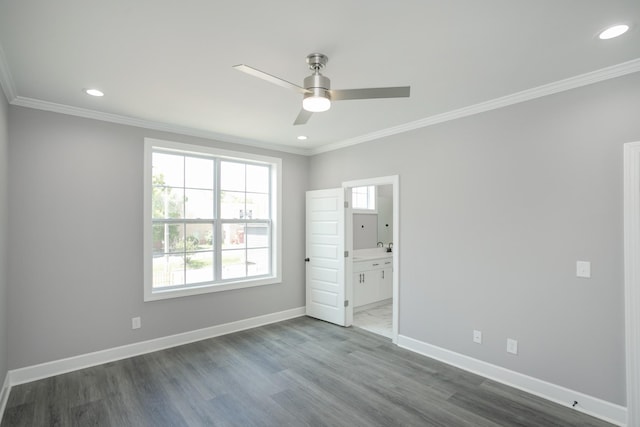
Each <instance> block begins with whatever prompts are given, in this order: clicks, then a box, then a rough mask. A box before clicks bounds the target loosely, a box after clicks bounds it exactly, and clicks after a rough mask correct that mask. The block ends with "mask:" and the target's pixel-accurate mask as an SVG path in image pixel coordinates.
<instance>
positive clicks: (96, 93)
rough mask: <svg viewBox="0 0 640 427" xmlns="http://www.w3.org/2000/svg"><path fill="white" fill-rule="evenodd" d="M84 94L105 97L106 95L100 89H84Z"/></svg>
mask: <svg viewBox="0 0 640 427" xmlns="http://www.w3.org/2000/svg"><path fill="white" fill-rule="evenodd" d="M83 90H84V93H86V94H87V95H91V96H104V93H102V91H100V90H98V89H83Z"/></svg>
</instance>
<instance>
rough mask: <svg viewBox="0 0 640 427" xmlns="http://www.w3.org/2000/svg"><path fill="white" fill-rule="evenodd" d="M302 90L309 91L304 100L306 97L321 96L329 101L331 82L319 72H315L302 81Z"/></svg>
mask: <svg viewBox="0 0 640 427" xmlns="http://www.w3.org/2000/svg"><path fill="white" fill-rule="evenodd" d="M304 88H305V89H307V90H309V91H311V92H310V93H306V94H305V95H304V96H305V98H306V97H308V96H322V97H325V98H329V99H331V96H330V95H329V90H330V89H331V81H330V80H329V78H328V77H325V76H323V75H322V74H320V73H319V72H315V73H313V74H312V75H310V76H309V77H306V78H305V79H304Z"/></svg>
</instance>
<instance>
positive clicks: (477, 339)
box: [473, 330, 482, 344]
mask: <svg viewBox="0 0 640 427" xmlns="http://www.w3.org/2000/svg"><path fill="white" fill-rule="evenodd" d="M473 342H474V343H477V344H482V331H478V330H474V331H473Z"/></svg>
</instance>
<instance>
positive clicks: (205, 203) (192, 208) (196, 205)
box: [185, 190, 213, 219]
mask: <svg viewBox="0 0 640 427" xmlns="http://www.w3.org/2000/svg"><path fill="white" fill-rule="evenodd" d="M185 218H200V219H210V218H213V190H185Z"/></svg>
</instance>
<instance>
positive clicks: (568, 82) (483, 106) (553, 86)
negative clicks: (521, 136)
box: [311, 58, 640, 155]
mask: <svg viewBox="0 0 640 427" xmlns="http://www.w3.org/2000/svg"><path fill="white" fill-rule="evenodd" d="M638 71H640V58H636V59H633V60H631V61H627V62H623V63H621V64H617V65H612V66H610V67H606V68H602V69H600V70H596V71H592V72H589V73H585V74H580V75H577V76H574V77H569V78H567V79H564V80H559V81H556V82H553V83H549V84H546V85H542V86H538V87H534V88H532V89H527V90H523V91H521V92H516V93H513V94H511V95H506V96H503V97H500V98H495V99H492V100H489V101H485V102H481V103H478V104H474V105H470V106H468V107H463V108H459V109H457V110H452V111H448V112H446V113H442V114H436V115H435V116H430V117H426V118H424V119H420V120H416V121H413V122H409V123H405V124H402V125H399V126H394V127H390V128H387V129H382V130H380V131H377V132H372V133H368V134H365V135H361V136H357V137H355V138H350V139H345V140H343V141H339V142H335V143H332V144H328V145H324V146H322V147H316V148H312V149H311V155H316V154H320V153H325V152H328V151H334V150H339V149H341V148H345V147H350V146H352V145H357V144H362V143H364V142H368V141H373V140H376V139H380V138H384V137H387V136H391V135H396V134H399V133H404V132H408V131H411V130H415V129H420V128H423V127H427V126H432V125H436V124H438V123H444V122H448V121H451V120H456V119H460V118H462V117H467V116H472V115H474V114H479V113H484V112H486V111H491V110H496V109H498V108H503V107H507V106H509V105H513V104H518V103H521V102H525V101H530V100H532V99H536V98H541V97H543V96H547V95H552V94H554V93H559V92H564V91H567V90H571V89H575V88H579V87H582V86H587V85H590V84H593V83H598V82H601V81H603V80H609V79H613V78H616V77H620V76H624V75H627V74H631V73H635V72H638Z"/></svg>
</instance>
